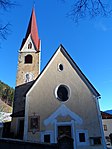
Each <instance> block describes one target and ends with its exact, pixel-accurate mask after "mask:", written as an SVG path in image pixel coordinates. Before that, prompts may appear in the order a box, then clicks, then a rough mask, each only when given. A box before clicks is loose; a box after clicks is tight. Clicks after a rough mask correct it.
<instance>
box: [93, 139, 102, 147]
mask: <svg viewBox="0 0 112 149" xmlns="http://www.w3.org/2000/svg"><path fill="white" fill-rule="evenodd" d="M93 141H94V145H97V144H101V138H94V140H93Z"/></svg>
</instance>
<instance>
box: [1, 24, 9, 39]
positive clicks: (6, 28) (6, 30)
mask: <svg viewBox="0 0 112 149" xmlns="http://www.w3.org/2000/svg"><path fill="white" fill-rule="evenodd" d="M9 26H10V24H9V23H7V24H6V25H4V26H3V25H0V37H1V39H5V40H6V39H7V35H8V34H9V31H10V29H9Z"/></svg>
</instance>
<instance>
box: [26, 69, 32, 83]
mask: <svg viewBox="0 0 112 149" xmlns="http://www.w3.org/2000/svg"><path fill="white" fill-rule="evenodd" d="M33 78H34V75H33V74H32V73H31V72H28V73H26V74H25V82H26V83H27V82H30V81H33Z"/></svg>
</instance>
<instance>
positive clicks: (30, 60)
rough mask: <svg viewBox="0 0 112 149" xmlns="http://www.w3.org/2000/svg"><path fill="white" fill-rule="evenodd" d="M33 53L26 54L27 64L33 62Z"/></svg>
mask: <svg viewBox="0 0 112 149" xmlns="http://www.w3.org/2000/svg"><path fill="white" fill-rule="evenodd" d="M32 59H33V58H32V55H30V54H29V55H26V56H25V64H31V63H32Z"/></svg>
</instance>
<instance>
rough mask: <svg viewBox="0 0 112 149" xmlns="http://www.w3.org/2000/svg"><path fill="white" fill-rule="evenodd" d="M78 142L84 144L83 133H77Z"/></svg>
mask: <svg viewBox="0 0 112 149" xmlns="http://www.w3.org/2000/svg"><path fill="white" fill-rule="evenodd" d="M79 141H80V142H85V141H86V140H85V133H79Z"/></svg>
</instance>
